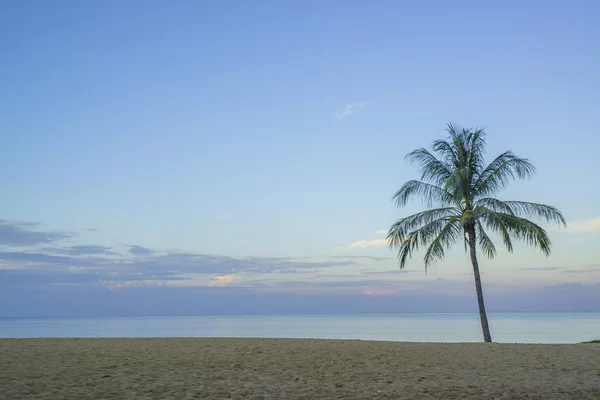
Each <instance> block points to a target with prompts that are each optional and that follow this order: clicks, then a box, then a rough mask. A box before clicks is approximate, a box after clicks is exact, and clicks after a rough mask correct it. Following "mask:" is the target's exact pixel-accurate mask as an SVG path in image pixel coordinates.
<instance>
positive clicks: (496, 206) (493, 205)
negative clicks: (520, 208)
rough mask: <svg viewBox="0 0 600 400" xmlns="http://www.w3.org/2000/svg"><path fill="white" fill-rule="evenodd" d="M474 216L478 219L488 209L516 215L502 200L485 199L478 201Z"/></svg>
mask: <svg viewBox="0 0 600 400" xmlns="http://www.w3.org/2000/svg"><path fill="white" fill-rule="evenodd" d="M473 208H474V211H473V214H474V215H475V217H478V216H479V215H481V214H482V213H485V212H486V211H487V210H488V209H489V210H492V211H497V212H503V213H506V214H511V215H515V212H514V210H513V208H512V207H511V206H510V205H508V204H506V202H504V201H502V200H498V199H495V198H493V197H484V198H481V199H478V200H477V201H476V202H475V205H474V207H473Z"/></svg>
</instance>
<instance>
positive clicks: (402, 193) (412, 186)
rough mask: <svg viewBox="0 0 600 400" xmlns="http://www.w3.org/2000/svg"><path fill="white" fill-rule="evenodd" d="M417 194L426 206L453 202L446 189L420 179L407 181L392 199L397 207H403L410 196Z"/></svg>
mask: <svg viewBox="0 0 600 400" xmlns="http://www.w3.org/2000/svg"><path fill="white" fill-rule="evenodd" d="M415 196H419V197H421V199H422V200H423V202H424V203H425V204H426V205H427V207H432V206H433V205H435V204H439V205H450V204H453V197H452V195H451V194H450V193H448V192H447V191H446V190H444V189H442V188H441V187H439V186H436V185H433V184H431V183H426V182H421V181H415V180H412V181H408V182H406V183H405V184H404V185H402V187H401V188H400V189H399V190H398V191H397V192H396V193H395V194H394V197H392V199H393V200H394V202H395V203H396V206H397V207H403V206H405V205H406V203H407V202H408V200H409V199H410V198H412V197H415Z"/></svg>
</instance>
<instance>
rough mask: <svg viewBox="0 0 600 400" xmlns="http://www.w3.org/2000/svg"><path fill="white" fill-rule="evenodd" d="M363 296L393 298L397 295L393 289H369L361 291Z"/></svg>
mask: <svg viewBox="0 0 600 400" xmlns="http://www.w3.org/2000/svg"><path fill="white" fill-rule="evenodd" d="M363 294H366V295H367V296H393V295H396V294H398V291H397V290H393V289H371V290H363Z"/></svg>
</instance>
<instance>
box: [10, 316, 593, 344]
mask: <svg viewBox="0 0 600 400" xmlns="http://www.w3.org/2000/svg"><path fill="white" fill-rule="evenodd" d="M489 319H490V325H491V329H492V336H493V339H494V341H496V342H504V343H577V342H582V341H587V340H591V339H598V338H600V313H557V314H549V313H544V314H534V313H519V314H517V313H500V314H490V315H489ZM0 337H2V338H32V337H274V338H325V339H363V340H392V341H409V342H479V341H481V328H480V325H479V316H478V315H477V314H352V315H252V316H193V317H133V318H128V317H119V318H0Z"/></svg>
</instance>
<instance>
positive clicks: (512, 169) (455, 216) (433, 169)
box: [387, 124, 566, 342]
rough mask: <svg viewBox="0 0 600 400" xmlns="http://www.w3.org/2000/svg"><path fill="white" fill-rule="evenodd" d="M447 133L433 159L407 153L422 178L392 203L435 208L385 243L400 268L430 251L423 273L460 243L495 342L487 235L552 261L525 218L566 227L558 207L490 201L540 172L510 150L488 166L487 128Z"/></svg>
mask: <svg viewBox="0 0 600 400" xmlns="http://www.w3.org/2000/svg"><path fill="white" fill-rule="evenodd" d="M446 130H447V132H448V133H449V134H450V136H449V137H448V138H447V139H446V140H436V141H434V142H433V144H432V150H433V153H432V152H430V151H428V150H427V149H424V148H421V149H417V150H415V151H413V152H411V153H409V154H407V156H406V158H407V159H408V160H409V161H411V162H412V163H414V164H417V165H418V166H419V167H420V169H421V180H411V181H408V182H406V183H405V184H404V185H403V186H402V187H401V188H400V190H398V191H397V192H396V194H395V195H394V197H393V199H394V200H395V202H396V205H397V206H398V207H402V206H404V205H406V203H407V202H408V201H409V200H410V199H412V198H414V197H420V198H421V200H423V202H424V203H425V205H426V207H428V208H431V207H436V208H431V209H429V210H427V211H423V212H419V213H417V214H414V215H411V216H408V217H405V218H401V219H399V220H398V221H396V223H394V224H393V225H392V226H391V227H390V229H389V232H388V236H387V239H388V243H389V245H390V247H391V248H393V249H397V250H398V260H399V263H400V268H401V269H402V268H404V266H405V264H406V261H407V259H408V258H410V257H411V255H412V253H413V251H415V250H418V249H419V248H420V247H425V246H427V248H426V250H425V257H424V261H425V271H426V272H427V268H428V267H429V266H430V265H432V264H433V263H434V262H436V261H439V260H441V259H442V258H444V255H445V252H446V250H448V249H449V248H450V247H451V246H452V245H454V244H455V243H457V242H458V241H460V240H463V241H464V244H465V251H466V250H467V248H468V249H469V253H470V256H471V263H472V264H473V273H474V275H475V288H476V290H477V300H478V303H479V315H480V318H481V328H482V330H483V338H484V340H485V341H486V342H491V341H492V336H491V334H490V328H489V326H488V320H487V315H486V312H485V304H484V301H483V290H482V287H481V277H480V275H479V263H478V262H477V248H478V247H479V249H480V250H481V251H482V252H483V254H485V255H486V256H487V257H489V258H494V256H495V255H496V246H495V245H494V243H493V242H492V240H491V239H490V236H488V232H494V233H496V234H498V235H499V236H500V237H501V238H502V241H503V242H504V246H505V247H506V249H507V250H508V251H509V252H512V251H513V240H514V239H517V240H522V241H524V242H526V243H527V244H529V245H532V246H535V247H538V248H539V249H540V250H541V251H542V252H543V253H544V254H545V255H546V256H549V255H550V247H551V243H550V238H549V237H548V234H547V233H546V231H545V230H544V229H543V228H542V227H541V226H539V225H537V224H535V223H533V222H532V221H530V220H528V219H525V217H535V218H539V219H542V220H545V221H547V222H556V223H559V224H562V225H564V226H566V222H565V219H564V217H563V215H562V214H561V212H560V211H559V210H558V209H556V208H555V207H552V206H547V205H543V204H537V203H529V202H525V201H503V200H499V199H497V198H494V197H492V196H494V195H495V194H496V193H497V192H499V191H500V190H502V189H504V188H505V187H506V185H507V184H508V183H509V182H510V181H511V180H514V179H517V178H519V179H526V178H530V177H532V176H533V174H534V173H535V167H534V166H533V165H532V164H531V163H530V162H529V161H528V160H527V159H524V158H520V157H517V156H516V155H514V154H513V153H512V152H511V151H507V152H505V153H502V154H500V155H499V156H498V157H496V159H494V160H493V161H492V162H491V163H489V164H488V165H485V163H484V157H483V153H484V149H485V137H486V134H485V131H484V130H483V129H479V128H476V129H464V128H461V127H459V126H456V125H453V124H449V125H448V127H447V129H446ZM434 153H435V155H434ZM478 245H479V246H478Z"/></svg>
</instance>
